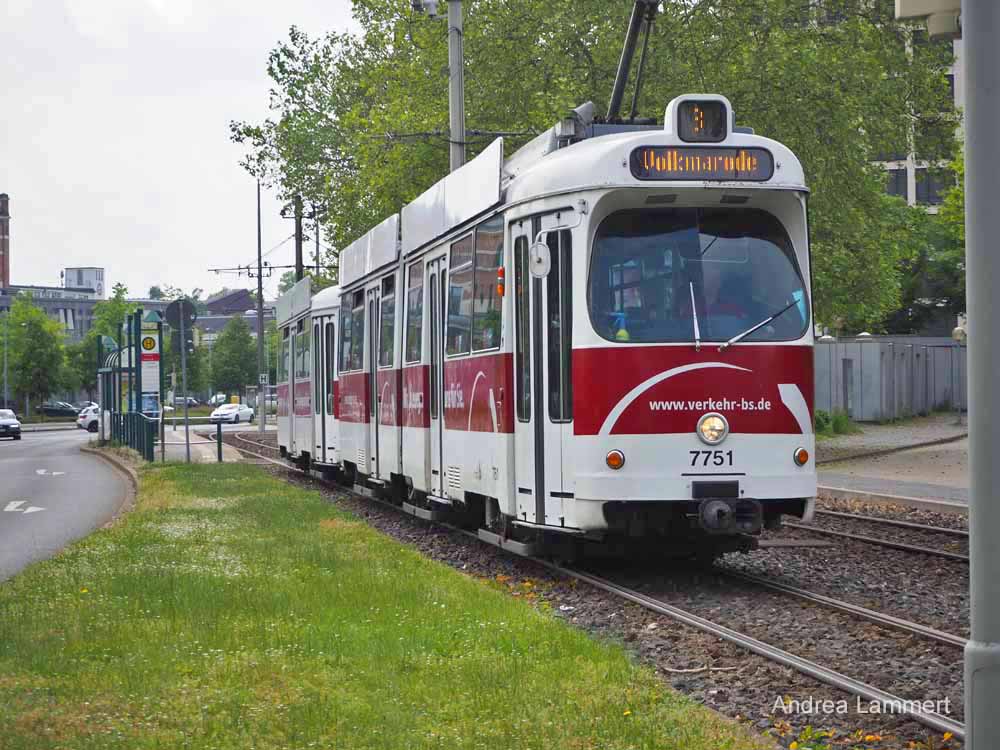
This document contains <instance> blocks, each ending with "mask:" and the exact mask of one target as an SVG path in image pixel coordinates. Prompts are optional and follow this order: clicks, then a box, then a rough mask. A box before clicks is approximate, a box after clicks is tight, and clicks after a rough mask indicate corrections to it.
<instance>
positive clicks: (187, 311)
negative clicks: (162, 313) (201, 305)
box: [166, 298, 198, 328]
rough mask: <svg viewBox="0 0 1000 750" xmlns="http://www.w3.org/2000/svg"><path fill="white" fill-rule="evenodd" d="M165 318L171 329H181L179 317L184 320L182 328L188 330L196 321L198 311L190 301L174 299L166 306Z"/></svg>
mask: <svg viewBox="0 0 1000 750" xmlns="http://www.w3.org/2000/svg"><path fill="white" fill-rule="evenodd" d="M166 317H167V323H169V324H170V327H171V328H180V327H181V317H183V318H184V328H190V327H191V326H193V325H194V322H195V321H196V320H198V310H197V308H195V306H194V302H192V301H191V300H189V299H187V298H184V299H176V300H174V301H173V302H171V303H170V304H169V305H167V309H166Z"/></svg>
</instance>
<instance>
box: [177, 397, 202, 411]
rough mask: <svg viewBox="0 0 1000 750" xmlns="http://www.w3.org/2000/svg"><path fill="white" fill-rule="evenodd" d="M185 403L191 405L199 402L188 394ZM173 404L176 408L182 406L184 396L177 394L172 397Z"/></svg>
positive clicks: (197, 404) (196, 404)
mask: <svg viewBox="0 0 1000 750" xmlns="http://www.w3.org/2000/svg"><path fill="white" fill-rule="evenodd" d="M187 405H188V406H189V407H191V406H200V404H199V403H198V399H196V398H194V397H193V396H188V397H187ZM174 406H176V407H178V408H180V407H182V406H184V397H183V396H177V397H176V398H175V399H174Z"/></svg>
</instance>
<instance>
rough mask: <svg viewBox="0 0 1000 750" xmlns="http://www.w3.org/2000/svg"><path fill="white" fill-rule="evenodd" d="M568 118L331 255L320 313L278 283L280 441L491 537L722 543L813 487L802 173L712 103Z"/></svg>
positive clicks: (800, 503)
mask: <svg viewBox="0 0 1000 750" xmlns="http://www.w3.org/2000/svg"><path fill="white" fill-rule="evenodd" d="M592 112H593V108H592V106H590V105H584V106H583V107H580V108H579V109H577V110H575V111H574V112H573V113H572V116H571V117H569V118H567V119H566V120H564V121H562V122H560V123H559V124H558V125H556V126H555V127H554V128H552V129H551V130H550V131H547V132H546V133H543V134H542V135H540V136H539V137H538V138H536V139H535V140H533V141H532V142H531V143H529V144H527V145H526V146H524V147H523V148H522V149H520V150H519V151H518V152H516V153H515V154H514V155H512V156H511V157H510V158H508V159H506V161H505V160H504V155H503V141H502V139H498V140H497V141H495V142H494V143H493V144H492V145H491V146H490V147H489V148H487V149H486V150H485V151H483V152H482V153H481V154H480V155H479V156H478V157H477V158H476V159H474V160H472V161H471V162H469V163H468V164H467V165H465V166H464V167H462V168H461V169H459V170H456V171H455V172H453V173H452V174H450V175H448V177H446V178H445V179H443V180H442V181H441V182H439V183H437V184H436V185H434V186H433V187H432V188H431V189H430V190H428V191H427V192H425V193H424V194H423V195H421V196H420V197H418V198H417V199H416V200H414V201H413V202H412V203H410V204H408V205H407V206H405V207H404V208H403V210H402V212H401V213H400V214H399V215H393V216H391V217H389V218H388V219H386V220H385V221H384V222H382V223H381V224H380V225H379V226H377V227H376V228H374V229H373V230H372V231H371V232H369V233H368V234H366V235H365V236H364V237H362V238H360V239H359V240H357V241H356V242H354V243H353V244H352V245H350V246H349V247H348V248H345V249H344V251H343V252H342V254H341V259H340V275H341V278H340V285H341V286H340V289H339V311H338V309H337V307H336V304H335V303H334V302H333V301H332V299H331V295H332V294H335V293H333V292H329V291H328V292H324V293H322V294H326V295H328V296H327V297H325V298H322V299H321V297H320V295H317V297H316V298H315V299H314V300H313V303H312V310H311V311H308V310H306V309H305V308H304V307H303V305H304V301H303V300H302V299H301V294H302V292H301V290H299V289H298V288H296V289H295V290H293V291H292V292H291V294H290V296H291V297H292V298H294V299H292V300H290V301H289V302H288V303H284V304H283V307H282V312H281V313H279V323H280V325H281V329H282V333H281V335H282V342H283V346H282V357H283V360H282V361H283V362H286V365H285V367H284V368H283V369H282V375H283V376H285V377H284V378H283V379H282V381H281V384H280V385H279V399H284V401H285V403H284V405H283V406H279V415H284V416H279V425H282V424H283V425H285V426H284V427H283V428H280V429H279V439H280V445H281V446H282V450H283V451H285V452H287V453H288V454H289V455H291V456H294V457H297V458H300V459H304V460H305V461H306V462H307V463H309V462H313V463H321V464H323V465H325V466H327V467H329V466H331V465H333V464H339V466H340V468H341V469H342V471H343V472H344V474H345V475H346V476H347V477H349V478H350V479H351V480H353V481H357V482H362V483H367V484H369V486H376V487H383V488H386V489H387V490H389V491H390V492H391V494H393V495H394V496H396V497H399V498H407V499H408V500H409V502H411V503H413V504H416V505H424V506H426V507H441V506H459V507H461V508H463V509H465V510H471V511H473V513H472V515H473V517H474V518H475V519H476V520H478V521H479V522H480V523H482V524H483V525H486V526H489V527H492V528H494V529H499V530H500V531H502V532H503V534H505V535H510V534H515V533H518V532H520V531H522V530H529V531H530V530H534V531H547V532H563V533H570V534H576V535H583V536H587V537H599V538H603V537H609V536H614V537H618V538H635V537H646V538H655V539H657V540H662V539H670V540H672V541H673V542H674V543H676V544H677V546H678V548H683V546H684V545H685V544H691V545H694V546H695V547H696V548H697V547H698V546H699V545H701V546H706V545H707V546H710V547H713V548H715V549H727V548H740V547H745V546H746V539H747V535H753V534H756V533H758V532H759V531H760V529H761V527H762V525H764V524H767V523H776V522H777V521H778V520H779V519H780V516H781V515H783V514H790V515H795V516H807V515H809V514H811V512H812V507H813V502H814V501H813V498H814V496H815V493H816V473H815V464H814V461H813V458H812V454H813V452H814V435H813V429H812V412H813V407H812V403H813V375H812V361H813V360H812V344H813V334H812V326H811V321H810V312H811V307H810V289H809V280H810V267H809V263H810V259H809V245H808V227H807V211H806V203H807V194H808V190H807V188H806V185H805V180H804V175H803V171H802V167H801V165H800V164H799V162H798V160H797V159H796V157H795V155H794V154H793V153H792V152H791V151H790V150H788V149H787V148H786V147H784V146H782V145H781V144H780V143H777V142H775V141H773V140H769V139H766V138H762V137H759V136H756V135H754V134H753V133H752V132H750V131H748V130H745V129H739V128H736V127H735V125H734V118H733V112H732V108H731V106H730V104H729V102H728V100H726V99H725V98H724V97H721V96H716V95H690V96H684V97H678V98H677V99H675V100H674V101H672V102H671V103H670V104H669V105H668V107H667V111H666V119H665V122H666V125H665V126H664V127H663V128H662V129H660V128H656V129H651V128H648V127H641V126H629V125H601V124H599V123H595V122H594V121H593V116H592ZM297 294H298V295H299V296H298V297H296V295H297ZM320 305H325V307H322V308H321V307H320ZM331 311H332V312H331ZM338 314H339V327H335V329H334V330H335V334H334V336H335V337H339V340H337V341H336V346H337V356H336V358H331V357H330V356H329V354H324V355H323V356H319V354H318V353H319V351H320V348H323V351H324V352H330V346H331V339H330V338H329V337H328V335H327V334H326V331H327V330H328V323H329V322H330V320H336V318H337V316H338ZM307 315H311V316H312V318H313V319H314V320H315V319H317V316H320V317H319V318H318V319H319V320H322V321H324V322H322V323H321V324H320V323H316V322H314V323H313V326H314V327H315V330H316V331H318V333H317V334H316V338H315V342H316V343H314V345H313V347H312V351H313V354H314V355H316V356H317V359H316V374H315V376H314V377H315V378H316V379H317V382H318V381H319V380H320V379H321V380H322V385H321V386H319V387H317V388H316V390H315V393H314V394H312V395H313V397H314V398H315V399H319V398H320V394H321V392H322V394H325V395H323V399H324V400H327V399H328V398H329V396H330V395H331V394H332V396H333V405H332V407H331V409H332V411H333V412H334V414H332V415H331V414H327V413H326V412H327V409H320V408H319V406H318V405H317V406H316V409H315V419H316V424H315V425H308V424H307V422H305V421H302V422H300V421H299V420H300V419H302V418H303V417H304V416H305V415H306V414H308V413H312V411H314V410H313V409H312V408H306V403H308V398H309V397H310V393H309V392H310V391H312V388H311V387H309V386H304V385H303V384H304V383H306V382H308V380H309V378H310V372H309V369H310V368H309V366H308V362H309V356H310V355H309V343H308V341H305V342H301V343H300V339H299V337H300V335H301V334H302V331H303V330H304V331H306V332H308V330H309V325H310V324H309V322H308V320H306V322H305V323H302V320H303V319H304V318H303V316H307ZM322 316H325V317H322ZM306 338H307V339H308V336H307V337H306ZM285 342H288V344H287V345H286V343H285ZM296 357H301V358H302V360H301V363H299V360H298V359H296ZM334 359H335V361H334ZM299 364H301V365H302V368H301V370H300V368H299ZM300 372H301V373H303V379H299V373H300ZM300 388H301V390H300ZM300 394H301V395H300ZM302 399H305V400H304V401H303V400H302ZM292 414H294V415H296V416H295V418H294V419H293V418H291V416H290V415H292ZM330 417H332V419H330ZM282 420H284V421H282ZM300 430H302V432H300ZM306 430H310V432H309V439H308V442H307V441H306V440H305V438H302V437H300V436H301V435H303V433H304V432H305V431H306ZM320 430H323V431H325V432H324V435H325V436H324V437H320ZM709 539H710V540H711V541H710V542H707V541H706V540H709Z"/></svg>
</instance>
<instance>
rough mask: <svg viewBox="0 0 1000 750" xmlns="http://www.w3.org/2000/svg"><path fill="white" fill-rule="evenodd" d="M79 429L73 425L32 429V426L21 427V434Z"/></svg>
mask: <svg viewBox="0 0 1000 750" xmlns="http://www.w3.org/2000/svg"><path fill="white" fill-rule="evenodd" d="M79 429H80V428H79V427H77V426H76V425H75V424H74V425H67V426H66V427H55V426H52V427H34V426H32V425H23V424H22V425H21V432H22V433H28V432H69V431H70V430H79Z"/></svg>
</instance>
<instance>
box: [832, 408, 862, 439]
mask: <svg viewBox="0 0 1000 750" xmlns="http://www.w3.org/2000/svg"><path fill="white" fill-rule="evenodd" d="M830 427H831V428H832V429H833V433H834V434H835V435H848V434H850V433H852V432H856V431H857V428H856V427H855V425H854V424H852V422H851V418H850V417H848V416H847V414H845V413H844V412H842V411H835V412H834V413H833V418H832V419H831V420H830Z"/></svg>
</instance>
